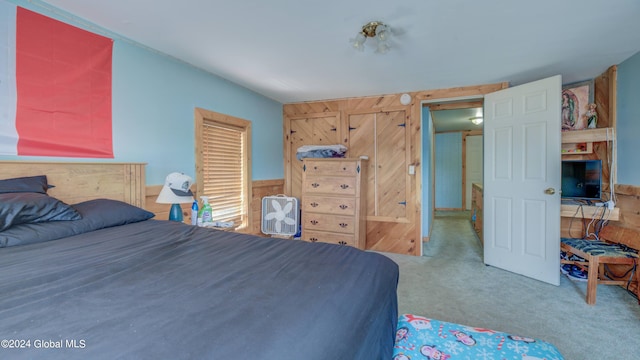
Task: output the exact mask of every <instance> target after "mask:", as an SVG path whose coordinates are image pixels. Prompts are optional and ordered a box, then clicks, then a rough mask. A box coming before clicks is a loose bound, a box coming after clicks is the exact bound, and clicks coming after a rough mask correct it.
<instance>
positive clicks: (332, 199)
mask: <svg viewBox="0 0 640 360" xmlns="http://www.w3.org/2000/svg"><path fill="white" fill-rule="evenodd" d="M303 162H304V163H303V166H302V169H303V171H302V205H301V209H302V239H303V240H307V241H312V242H315V241H321V242H327V243H333V244H340V245H350V246H353V247H356V248H359V249H363V250H364V248H365V246H366V236H367V228H366V226H367V222H366V214H367V212H366V207H367V198H366V196H367V195H366V194H367V191H366V179H367V176H366V169H367V160H364V159H342V158H341V159H337V158H330V159H316V158H312V159H305V160H303Z"/></svg>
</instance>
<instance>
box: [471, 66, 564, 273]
mask: <svg viewBox="0 0 640 360" xmlns="http://www.w3.org/2000/svg"><path fill="white" fill-rule="evenodd" d="M561 87H562V78H561V77H560V76H559V75H558V76H554V77H550V78H547V79H543V80H539V81H535V82H532V83H528V84H524V85H520V86H516V87H512V88H509V89H505V90H501V91H498V92H495V93H492V94H488V95H486V96H485V103H484V136H485V139H484V140H485V141H484V166H485V174H484V201H483V202H484V261H485V263H486V264H487V265H492V266H495V267H498V268H502V269H505V270H508V271H511V272H514V273H517V274H521V275H525V276H528V277H531V278H534V279H537V280H541V281H544V282H547V283H550V284H554V285H559V284H560V269H559V268H560V171H561V166H560V161H561V134H560V132H561V127H560V126H561V125H560V107H561V105H560V99H561Z"/></svg>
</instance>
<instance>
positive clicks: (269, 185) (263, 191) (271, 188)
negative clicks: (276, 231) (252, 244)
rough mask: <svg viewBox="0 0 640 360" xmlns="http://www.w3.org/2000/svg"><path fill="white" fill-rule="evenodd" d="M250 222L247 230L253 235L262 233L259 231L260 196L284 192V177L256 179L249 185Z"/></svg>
mask: <svg viewBox="0 0 640 360" xmlns="http://www.w3.org/2000/svg"><path fill="white" fill-rule="evenodd" d="M251 186H252V187H251V205H250V206H249V209H250V210H251V215H252V216H251V219H252V221H251V224H250V225H249V229H248V232H249V233H250V234H254V235H262V236H264V234H262V232H261V231H260V225H261V219H262V198H263V197H265V196H270V195H278V194H284V179H276V180H257V181H254V182H253V183H252V185H251Z"/></svg>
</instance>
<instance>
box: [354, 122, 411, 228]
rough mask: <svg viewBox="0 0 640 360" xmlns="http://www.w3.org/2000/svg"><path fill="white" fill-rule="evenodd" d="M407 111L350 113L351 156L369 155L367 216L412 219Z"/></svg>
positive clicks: (400, 219) (371, 219) (385, 218)
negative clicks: (408, 179)
mask: <svg viewBox="0 0 640 360" xmlns="http://www.w3.org/2000/svg"><path fill="white" fill-rule="evenodd" d="M405 119H406V113H405V111H389V112H378V113H372V114H352V115H350V116H349V146H348V147H349V156H350V157H359V156H361V155H367V156H368V157H369V169H368V179H367V182H368V185H369V186H368V191H367V207H368V209H367V220H368V221H390V222H408V219H407V201H408V194H407V180H406V179H407V177H406V176H407V175H406V171H407V160H406V159H407V153H406V149H407V146H406V138H407V133H406V128H407V127H406V123H405Z"/></svg>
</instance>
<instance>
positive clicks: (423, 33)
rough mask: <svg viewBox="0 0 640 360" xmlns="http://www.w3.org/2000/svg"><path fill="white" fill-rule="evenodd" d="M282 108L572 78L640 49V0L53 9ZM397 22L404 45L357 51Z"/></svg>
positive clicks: (74, 5)
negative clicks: (375, 26) (377, 28)
mask: <svg viewBox="0 0 640 360" xmlns="http://www.w3.org/2000/svg"><path fill="white" fill-rule="evenodd" d="M45 2H46V3H49V4H51V5H54V6H55V7H58V8H60V9H63V10H65V11H67V12H69V13H71V14H73V15H76V16H79V17H81V18H83V19H86V20H89V21H90V22H92V23H95V24H97V25H99V26H101V27H103V28H106V29H108V30H110V31H112V32H114V33H116V34H119V35H120V36H122V37H124V38H128V39H131V40H134V41H135V42H138V43H141V44H144V45H146V46H148V47H150V48H153V49H155V50H158V51H160V52H162V53H165V54H168V55H171V56H173V57H176V58H178V59H181V60H183V61H185V62H187V63H189V64H192V65H193V66H196V67H198V68H202V69H204V70H206V71H209V72H211V73H214V74H217V75H219V76H221V77H223V78H226V79H228V80H230V81H233V82H235V83H237V84H240V85H242V86H244V87H247V88H249V89H252V90H254V91H256V92H258V93H261V94H264V95H265V96H267V97H269V98H272V99H274V100H277V101H279V102H282V103H290V102H298V101H307V100H323V99H335V98H344V97H359V96H367V95H381V94H391V93H402V92H410V91H418V90H430V89H441V88H449V87H456V86H466V85H478V84H487V83H496V82H502V81H509V82H510V83H511V84H512V85H518V84H521V83H525V82H529V81H533V80H537V79H540V78H544V77H547V76H551V75H556V74H561V75H562V76H563V82H564V83H571V82H576V81H581V80H585V79H591V78H594V77H595V76H597V75H599V74H601V73H602V72H604V71H605V70H606V69H607V68H608V67H609V66H610V65H614V64H619V63H620V62H622V61H624V60H625V59H627V58H629V57H630V56H631V55H633V54H635V53H636V52H638V51H639V50H640V21H639V20H638V18H639V17H640V1H638V0H615V1H611V0H529V1H514V0H483V1H478V0H395V1H389V0H386V1H381V0H377V1H376V0H372V1H365V0H323V1H318V0H315V1H310V0H268V1H266V0H235V1H232V0H225V1H223V0H180V1H175V0H108V1H105V0H45ZM372 20H380V21H383V22H385V23H387V24H388V25H389V26H390V27H391V28H392V32H393V34H394V37H393V39H392V40H393V43H392V46H393V48H392V49H391V50H390V52H388V53H387V54H376V53H374V51H373V48H367V49H366V51H365V52H357V51H355V50H353V49H352V48H351V47H350V44H349V39H350V38H353V37H355V35H356V33H357V32H358V31H359V30H360V28H361V27H362V25H364V24H365V23H367V22H369V21H372Z"/></svg>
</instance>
